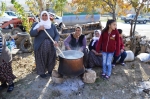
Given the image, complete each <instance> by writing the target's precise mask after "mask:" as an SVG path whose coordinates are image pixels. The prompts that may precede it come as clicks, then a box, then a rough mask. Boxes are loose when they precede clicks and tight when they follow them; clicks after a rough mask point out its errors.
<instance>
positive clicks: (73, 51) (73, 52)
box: [59, 50, 84, 60]
mask: <svg viewBox="0 0 150 99" xmlns="http://www.w3.org/2000/svg"><path fill="white" fill-rule="evenodd" d="M67 52H70V53H71V52H72V55H73V54H75V53H76V52H77V53H80V56H79V57H77V58H72V59H70V58H66V57H63V56H62V55H61V54H59V57H60V58H63V59H67V60H75V59H80V58H82V57H83V56H84V53H83V52H81V51H77V50H65V51H62V53H63V54H64V56H65V53H67Z"/></svg>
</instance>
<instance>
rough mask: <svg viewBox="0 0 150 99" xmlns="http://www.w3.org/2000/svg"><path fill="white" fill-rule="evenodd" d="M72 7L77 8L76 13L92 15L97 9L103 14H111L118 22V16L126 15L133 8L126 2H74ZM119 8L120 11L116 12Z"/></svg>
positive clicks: (93, 0) (76, 0)
mask: <svg viewBox="0 0 150 99" xmlns="http://www.w3.org/2000/svg"><path fill="white" fill-rule="evenodd" d="M71 5H72V6H76V7H77V10H76V13H77V12H83V11H86V12H89V13H92V12H93V11H96V9H100V10H101V11H100V12H101V13H104V12H109V13H111V14H112V18H113V19H114V20H116V15H121V14H126V10H129V9H131V7H132V6H131V5H130V4H129V3H128V2H125V0H73V2H72V3H71ZM117 7H119V9H120V10H118V11H117V12H116V10H117Z"/></svg>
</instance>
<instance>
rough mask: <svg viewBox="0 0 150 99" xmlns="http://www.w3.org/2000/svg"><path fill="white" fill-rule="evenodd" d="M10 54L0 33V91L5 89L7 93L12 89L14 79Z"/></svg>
mask: <svg viewBox="0 0 150 99" xmlns="http://www.w3.org/2000/svg"><path fill="white" fill-rule="evenodd" d="M11 61H12V54H11V52H10V50H9V49H8V47H7V46H6V40H5V38H4V36H3V34H2V33H0V82H1V85H0V90H2V89H4V88H7V87H8V89H7V92H11V91H12V90H13V89H14V83H13V80H14V79H15V78H16V76H15V75H13V71H12V67H11V66H12V64H11Z"/></svg>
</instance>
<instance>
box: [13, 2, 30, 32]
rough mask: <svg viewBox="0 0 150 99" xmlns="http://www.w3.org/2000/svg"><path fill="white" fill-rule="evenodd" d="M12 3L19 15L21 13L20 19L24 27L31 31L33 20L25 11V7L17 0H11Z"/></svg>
mask: <svg viewBox="0 0 150 99" xmlns="http://www.w3.org/2000/svg"><path fill="white" fill-rule="evenodd" d="M11 3H12V4H13V5H14V8H15V9H16V13H17V14H18V15H20V19H21V21H22V25H23V27H24V28H25V30H26V31H27V32H28V33H29V31H30V29H31V25H32V22H31V21H30V20H29V18H28V16H27V14H26V13H25V10H24V8H23V7H22V5H21V4H19V3H18V2H17V1H16V0H11Z"/></svg>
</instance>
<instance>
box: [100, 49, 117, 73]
mask: <svg viewBox="0 0 150 99" xmlns="http://www.w3.org/2000/svg"><path fill="white" fill-rule="evenodd" d="M102 55H103V74H106V75H107V76H110V75H111V70H112V65H111V62H112V58H113V56H114V53H108V52H102Z"/></svg>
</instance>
